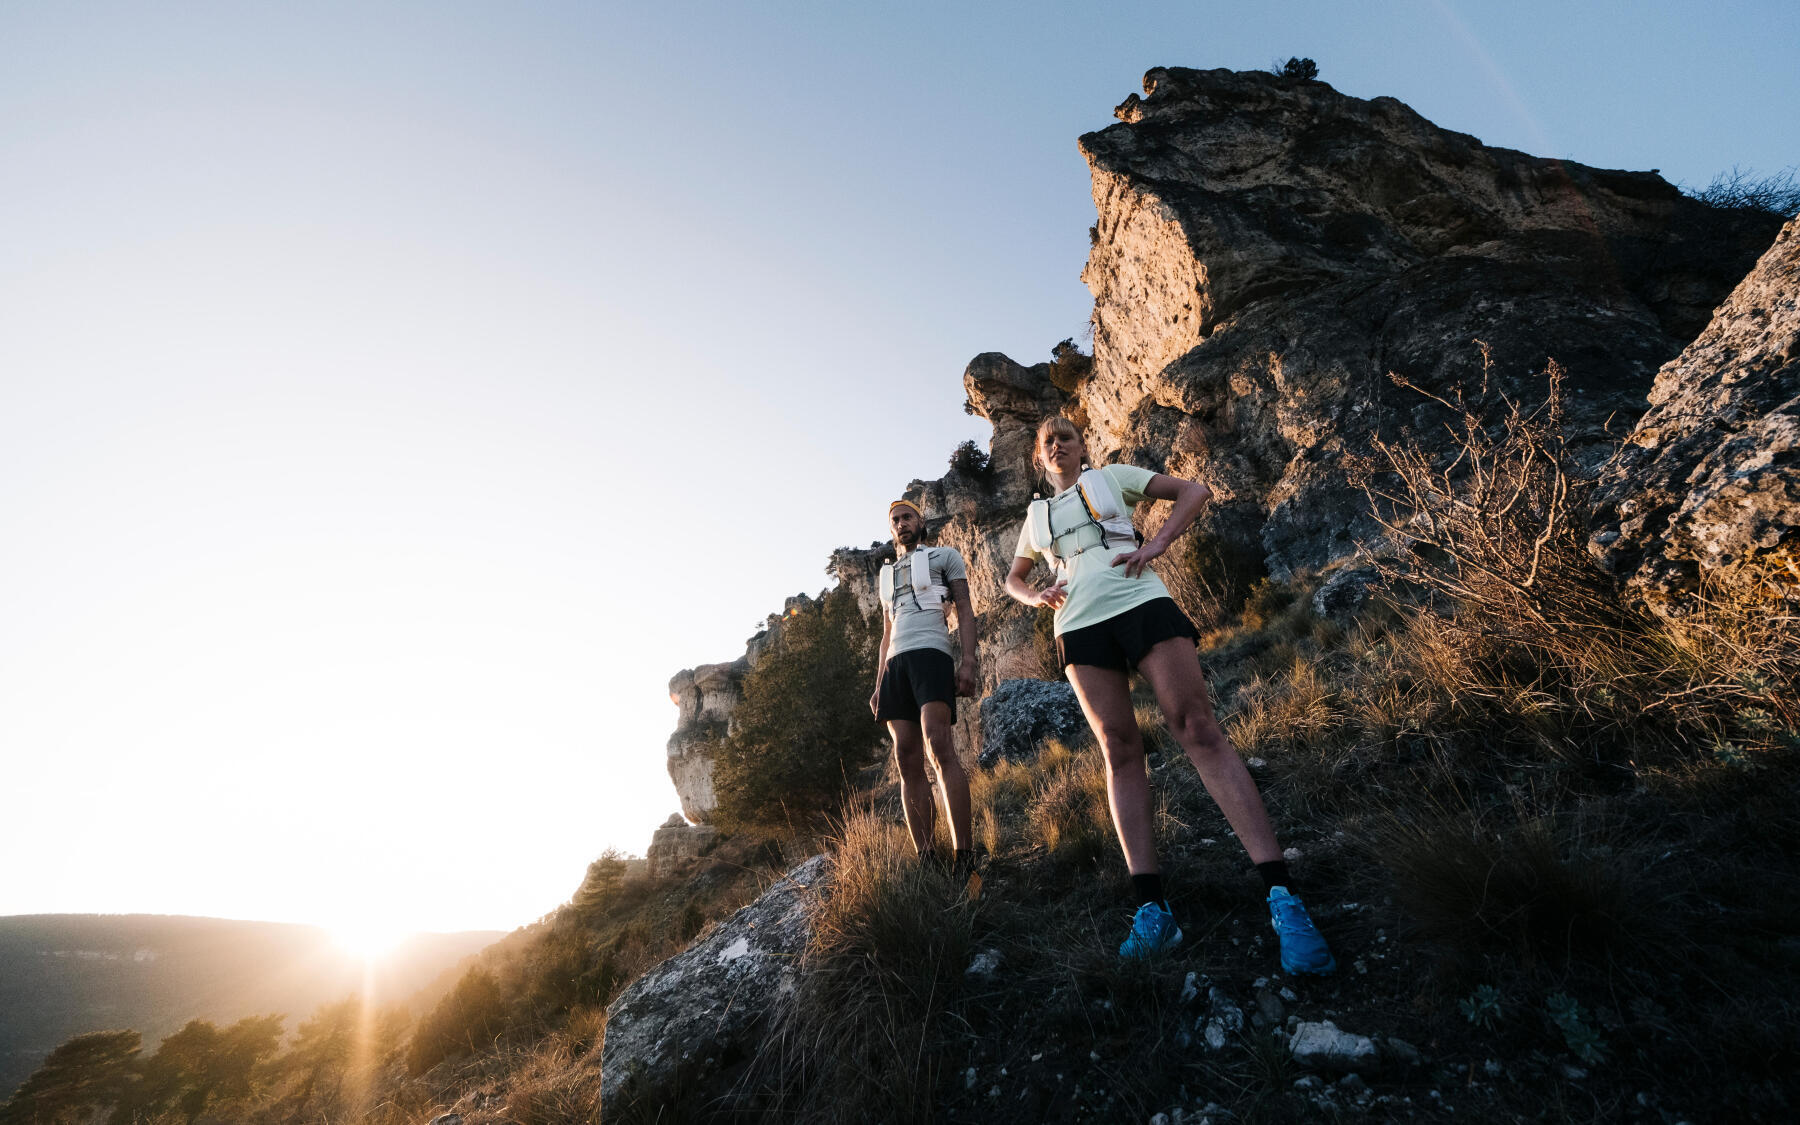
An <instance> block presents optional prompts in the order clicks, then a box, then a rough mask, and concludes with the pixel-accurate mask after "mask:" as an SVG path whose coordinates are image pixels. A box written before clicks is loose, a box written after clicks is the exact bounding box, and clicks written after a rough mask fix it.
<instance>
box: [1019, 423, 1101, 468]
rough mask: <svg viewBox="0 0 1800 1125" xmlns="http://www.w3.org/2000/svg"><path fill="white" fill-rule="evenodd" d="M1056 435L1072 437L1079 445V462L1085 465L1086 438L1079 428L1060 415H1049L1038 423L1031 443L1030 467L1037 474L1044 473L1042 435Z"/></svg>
mask: <svg viewBox="0 0 1800 1125" xmlns="http://www.w3.org/2000/svg"><path fill="white" fill-rule="evenodd" d="M1051 433H1054V434H1058V435H1060V436H1062V437H1072V438H1074V439H1075V440H1076V441H1078V442H1080V443H1081V462H1082V464H1084V465H1085V464H1086V463H1087V438H1086V437H1085V436H1083V435H1082V432H1081V428H1080V427H1079V426H1077V425H1075V423H1073V422H1071V421H1069V420H1068V419H1067V418H1066V417H1064V416H1063V415H1061V414H1051V415H1049V416H1047V417H1046V418H1045V419H1044V420H1043V421H1042V422H1039V423H1038V428H1037V437H1035V438H1033V439H1032V442H1031V465H1032V467H1033V468H1035V469H1036V470H1037V471H1038V472H1040V473H1041V472H1044V471H1045V468H1044V453H1043V449H1044V435H1045V434H1051Z"/></svg>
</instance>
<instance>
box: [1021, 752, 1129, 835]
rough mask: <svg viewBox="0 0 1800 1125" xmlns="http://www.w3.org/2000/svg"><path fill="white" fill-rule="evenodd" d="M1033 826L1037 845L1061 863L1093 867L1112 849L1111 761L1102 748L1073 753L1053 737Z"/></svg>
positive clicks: (1036, 791)
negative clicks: (1108, 781)
mask: <svg viewBox="0 0 1800 1125" xmlns="http://www.w3.org/2000/svg"><path fill="white" fill-rule="evenodd" d="M1035 765H1036V774H1037V777H1036V779H1035V781H1034V784H1033V786H1032V794H1031V803H1030V806H1029V808H1028V809H1027V811H1026V817H1027V821H1026V822H1027V825H1028V826H1029V831H1030V837H1031V839H1032V841H1033V843H1034V844H1036V845H1037V846H1040V847H1042V848H1043V849H1044V851H1045V852H1046V853H1048V854H1049V855H1050V857H1051V858H1053V859H1055V860H1056V861H1057V862H1058V863H1062V864H1068V865H1080V864H1087V863H1091V862H1093V861H1094V860H1096V859H1099V858H1100V857H1101V856H1102V855H1105V854H1106V852H1107V850H1108V849H1109V848H1110V847H1112V841H1113V828H1112V812H1111V809H1110V807H1109V806H1108V804H1107V798H1106V759H1105V756H1104V755H1103V754H1102V753H1101V752H1100V751H1099V749H1098V748H1088V749H1087V750H1085V751H1082V752H1076V751H1073V750H1070V749H1069V748H1068V747H1067V746H1065V745H1064V744H1063V743H1061V742H1059V741H1057V740H1055V739H1052V740H1050V741H1049V742H1047V743H1045V744H1044V748H1043V750H1041V751H1040V752H1039V753H1038V758H1037V762H1036V763H1035Z"/></svg>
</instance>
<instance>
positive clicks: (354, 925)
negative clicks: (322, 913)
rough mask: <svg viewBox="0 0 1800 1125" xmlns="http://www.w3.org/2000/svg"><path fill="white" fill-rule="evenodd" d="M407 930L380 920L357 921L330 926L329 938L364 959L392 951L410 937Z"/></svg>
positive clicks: (343, 948)
mask: <svg viewBox="0 0 1800 1125" xmlns="http://www.w3.org/2000/svg"><path fill="white" fill-rule="evenodd" d="M411 936H412V934H411V933H410V932H409V931H406V930H403V929H401V928H399V927H398V926H393V925H384V924H382V923H380V922H370V921H359V922H350V923H347V924H345V925H342V926H333V927H332V928H331V940H332V941H333V942H335V943H336V944H337V947H338V948H339V949H342V950H344V951H345V952H347V953H352V954H355V955H356V956H358V957H361V958H362V959H363V960H365V961H373V960H375V959H376V958H378V957H382V956H385V955H386V954H388V953H392V952H393V950H394V947H395V946H397V945H399V944H400V943H401V942H403V941H405V940H406V939H407V938H409V937H411Z"/></svg>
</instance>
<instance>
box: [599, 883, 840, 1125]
mask: <svg viewBox="0 0 1800 1125" xmlns="http://www.w3.org/2000/svg"><path fill="white" fill-rule="evenodd" d="M827 870H828V866H827V859H826V857H825V856H822V855H818V856H814V857H813V858H811V859H809V860H807V861H806V862H805V863H802V864H800V865H799V866H798V867H795V868H794V869H793V870H792V871H789V872H788V873H787V875H785V876H784V877H783V878H781V879H780V880H778V881H777V882H776V883H775V884H774V885H773V886H771V887H770V888H769V889H768V890H767V891H764V892H763V894H762V895H761V896H760V897H758V898H757V899H756V901H755V902H752V903H751V904H750V905H748V906H746V907H744V908H743V909H742V910H739V911H738V912H737V913H735V914H733V915H732V916H731V917H730V918H727V919H726V920H724V921H723V922H720V923H719V924H718V925H717V926H715V927H713V929H712V931H711V932H710V933H708V934H707V935H706V936H705V937H703V938H702V939H700V940H699V941H698V942H696V943H695V944H694V945H693V946H692V947H690V948H689V949H687V950H686V951H684V952H682V953H679V954H677V955H676V956H674V957H671V958H669V959H668V960H667V961H664V962H663V963H662V964H660V965H658V966H656V967H655V968H654V969H651V970H650V971H649V972H647V973H645V974H644V975H643V976H641V977H639V978H638V979H637V980H635V981H633V982H632V983H631V985H630V987H628V988H626V989H625V991H624V992H623V993H621V994H620V995H619V997H618V999H616V1000H614V1001H613V1002H612V1004H610V1005H609V1006H608V1007H607V1009H606V1038H605V1042H604V1044H603V1046H602V1048H601V1063H600V1069H601V1077H600V1119H601V1120H602V1121H611V1120H615V1119H616V1117H617V1116H618V1115H621V1114H623V1113H624V1112H625V1111H626V1109H627V1108H628V1107H630V1106H632V1105H635V1104H638V1103H644V1104H647V1105H652V1106H654V1105H663V1104H668V1103H676V1102H680V1103H681V1104H684V1105H688V1106H694V1105H703V1104H706V1103H708V1102H711V1101H713V1100H716V1099H718V1098H722V1097H724V1096H725V1095H726V1094H727V1092H728V1090H729V1087H730V1082H731V1079H732V1077H733V1075H734V1073H735V1071H734V1068H735V1067H736V1066H737V1064H738V1063H740V1062H741V1061H742V1060H743V1059H744V1058H746V1057H747V1056H748V1055H749V1054H751V1053H752V1052H753V1050H754V1048H755V1045H756V1043H757V1041H758V1038H759V1035H760V1032H761V1030H762V1029H763V1027H764V1026H765V1024H766V1021H767V1020H768V1018H769V1016H770V1014H771V1011H772V1010H773V1009H775V1008H776V1007H777V1006H778V1005H780V1004H781V1003H782V1001H783V1000H784V999H785V998H786V997H788V996H790V995H791V994H792V993H793V990H794V981H795V976H796V972H797V966H798V965H799V962H800V956H801V954H802V953H803V952H805V950H806V945H807V942H808V940H809V939H810V938H811V935H812V922H811V906H812V903H813V902H814V901H815V897H816V896H817V895H818V894H819V892H820V891H821V890H822V888H823V885H824V883H825V880H826V878H827Z"/></svg>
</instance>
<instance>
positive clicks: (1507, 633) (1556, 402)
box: [1352, 349, 1800, 761]
mask: <svg viewBox="0 0 1800 1125" xmlns="http://www.w3.org/2000/svg"><path fill="white" fill-rule="evenodd" d="M1484 357H1485V349H1484ZM1393 379H1394V381H1395V382H1396V383H1398V384H1400V385H1401V386H1403V387H1408V388H1410V389H1412V390H1415V391H1418V392H1419V393H1421V394H1424V395H1426V397H1429V398H1432V399H1433V400H1435V401H1436V402H1438V403H1439V404H1440V405H1442V406H1444V407H1445V408H1447V409H1450V410H1452V411H1454V412H1455V414H1456V416H1457V419H1458V420H1457V421H1456V422H1455V423H1453V424H1451V425H1450V427H1449V428H1450V430H1451V433H1452V434H1453V436H1454V439H1455V440H1454V443H1453V445H1454V451H1453V454H1452V456H1451V457H1450V458H1449V459H1448V460H1447V461H1441V460H1440V459H1439V458H1437V457H1435V456H1434V455H1433V454H1432V453H1430V452H1429V451H1428V450H1426V449H1425V448H1423V447H1422V446H1420V445H1419V444H1417V443H1416V442H1410V441H1405V440H1402V441H1399V442H1392V443H1390V442H1387V441H1384V440H1382V439H1379V438H1377V439H1376V440H1375V441H1374V448H1375V455H1374V457H1373V458H1371V459H1366V460H1363V461H1360V462H1358V463H1356V464H1355V465H1353V466H1352V474H1353V479H1354V480H1355V481H1356V482H1357V483H1358V484H1359V485H1360V486H1361V487H1362V489H1363V490H1364V492H1365V494H1366V495H1367V496H1368V499H1369V502H1370V507H1371V510H1372V511H1373V513H1374V516H1375V518H1376V519H1377V520H1378V521H1379V522H1380V523H1381V524H1382V525H1383V526H1384V527H1385V528H1386V529H1387V530H1388V531H1389V532H1390V533H1391V534H1392V535H1393V536H1394V537H1395V538H1396V539H1397V540H1399V541H1401V542H1402V543H1403V544H1404V545H1405V549H1406V557H1405V558H1404V559H1403V560H1402V561H1400V562H1398V563H1394V562H1384V561H1380V560H1377V566H1378V567H1380V568H1381V569H1382V571H1383V574H1384V577H1385V578H1386V579H1387V581H1388V583H1389V585H1390V588H1391V589H1408V588H1410V589H1414V590H1422V591H1424V592H1425V593H1426V594H1427V595H1428V600H1435V601H1436V603H1437V608H1430V607H1414V608H1412V609H1411V610H1409V611H1408V617H1409V623H1408V625H1407V627H1406V630H1405V632H1406V635H1405V637H1404V638H1403V640H1402V642H1401V643H1402V644H1403V645H1404V646H1405V647H1406V649H1407V653H1406V659H1408V660H1409V661H1410V662H1412V663H1413V664H1414V665H1416V666H1417V667H1418V671H1419V674H1420V675H1421V676H1422V677H1423V678H1426V679H1434V680H1436V681H1437V682H1438V684H1439V685H1440V690H1441V692H1442V693H1443V694H1447V695H1449V696H1450V697H1452V698H1453V699H1455V700H1457V701H1458V703H1459V705H1460V706H1461V707H1462V708H1464V709H1465V710H1467V711H1468V712H1469V713H1468V714H1467V716H1466V717H1467V718H1469V719H1470V720H1475V721H1491V720H1493V719H1495V718H1500V719H1502V720H1504V721H1505V722H1506V723H1507V724H1508V726H1509V728H1510V730H1511V733H1513V734H1518V733H1524V734H1525V735H1526V736H1527V737H1529V738H1533V739H1536V740H1537V741H1539V742H1540V743H1542V744H1543V745H1544V746H1546V747H1549V748H1551V749H1556V748H1558V747H1559V746H1560V747H1562V748H1564V749H1566V748H1567V747H1569V746H1571V745H1573V744H1574V743H1576V742H1591V741H1592V740H1593V738H1594V737H1595V736H1599V737H1600V738H1601V739H1602V740H1603V741H1611V742H1615V743H1618V744H1619V745H1620V747H1621V750H1620V753H1621V754H1626V753H1629V754H1630V755H1631V756H1633V757H1634V758H1636V759H1638V760H1640V761H1641V760H1642V757H1643V754H1644V753H1645V752H1647V751H1651V750H1654V749H1659V748H1660V749H1663V750H1669V749H1680V748H1691V747H1693V746H1695V745H1708V744H1710V743H1712V742H1713V741H1715V740H1716V739H1718V738H1720V737H1724V735H1725V732H1727V731H1728V730H1729V729H1730V728H1731V727H1732V726H1733V719H1734V716H1735V715H1737V714H1738V713H1739V712H1741V711H1743V710H1744V709H1746V708H1749V709H1752V710H1753V711H1755V712H1759V713H1766V714H1767V715H1768V717H1769V718H1768V721H1767V722H1764V723H1762V727H1763V728H1766V730H1765V734H1764V735H1763V736H1760V737H1758V738H1756V739H1753V741H1752V742H1751V744H1750V747H1749V748H1750V749H1768V748H1771V747H1773V746H1775V745H1777V744H1778V743H1779V742H1780V740H1781V739H1782V738H1785V737H1786V732H1789V731H1792V730H1793V729H1794V728H1795V727H1796V726H1800V703H1797V702H1796V699H1797V697H1800V691H1797V689H1800V679H1797V677H1796V671H1797V669H1800V659H1797V657H1800V650H1797V648H1796V631H1795V630H1794V628H1793V622H1794V621H1795V620H1796V616H1795V614H1796V609H1797V602H1796V599H1795V598H1794V596H1793V589H1794V587H1793V585H1791V584H1789V583H1785V582H1782V581H1780V580H1779V575H1778V574H1776V573H1775V571H1776V566H1775V564H1774V563H1772V562H1769V561H1767V560H1765V561H1764V562H1763V563H1762V564H1760V565H1761V566H1762V567H1763V569H1764V571H1766V572H1767V573H1764V574H1762V575H1761V576H1760V577H1761V578H1762V579H1763V580H1762V581H1745V580H1744V578H1743V575H1742V574H1738V575H1735V576H1734V581H1733V582H1732V583H1731V585H1730V589H1732V590H1734V591H1736V593H1735V594H1734V595H1733V596H1731V597H1725V596H1724V595H1723V594H1722V593H1721V592H1720V591H1721V590H1722V589H1723V588H1724V587H1723V586H1722V585H1715V587H1714V588H1713V590H1712V592H1711V595H1710V596H1706V597H1703V598H1702V599H1701V601H1700V602H1699V604H1698V605H1697V606H1696V608H1695V611H1694V612H1693V613H1692V614H1690V615H1689V617H1688V618H1687V619H1685V620H1683V621H1681V622H1679V623H1670V622H1664V621H1661V620H1658V619H1655V618H1652V617H1650V616H1649V615H1648V614H1646V613H1644V612H1643V611H1641V610H1639V609H1637V608H1635V607H1633V606H1630V605H1627V604H1626V603H1625V602H1624V601H1623V600H1622V598H1621V596H1620V591H1619V589H1618V586H1617V584H1616V583H1615V582H1614V580H1613V579H1612V578H1611V577H1610V576H1609V575H1607V574H1605V573H1604V572H1602V571H1601V570H1600V569H1599V568H1598V567H1597V566H1596V565H1595V564H1594V562H1593V561H1592V560H1591V559H1590V558H1589V556H1588V554H1587V549H1586V538H1585V530H1584V529H1585V526H1586V511H1587V503H1586V501H1587V496H1588V492H1589V488H1590V485H1589V482H1588V481H1586V480H1584V479H1583V478H1582V477H1580V476H1579V475H1578V473H1577V471H1576V469H1575V466H1574V465H1573V463H1572V461H1571V459H1570V456H1569V453H1568V449H1567V443H1566V440H1565V438H1564V434H1563V413H1562V395H1563V372H1562V369H1561V367H1559V366H1558V365H1557V364H1556V363H1555V362H1554V361H1552V362H1551V363H1550V365H1549V368H1548V370H1547V372H1546V374H1545V381H1546V390H1545V398H1544V401H1543V402H1542V403H1541V404H1540V405H1538V406H1536V407H1534V408H1530V409H1527V408H1526V407H1525V406H1524V405H1522V404H1521V403H1519V402H1517V401H1515V400H1513V399H1511V398H1508V397H1507V396H1505V395H1504V394H1499V393H1498V392H1496V395H1497V398H1498V402H1499V403H1500V404H1501V405H1502V407H1503V409H1504V415H1503V417H1502V418H1501V419H1500V420H1499V421H1498V422H1497V423H1492V424H1490V423H1489V421H1488V419H1487V418H1486V417H1485V416H1484V411H1483V410H1482V409H1481V408H1478V407H1476V406H1471V405H1469V404H1468V403H1466V402H1465V401H1464V400H1463V398H1462V397H1461V396H1460V395H1458V396H1457V397H1456V398H1454V399H1444V398H1440V397H1438V396H1436V395H1431V394H1430V393H1429V392H1426V391H1423V390H1422V389H1420V388H1418V387H1416V386H1414V385H1413V384H1411V383H1409V382H1408V381H1407V380H1405V379H1404V378H1402V377H1400V376H1398V375H1396V376H1393ZM1487 399H1488V387H1487V378H1486V376H1485V375H1484V379H1483V386H1482V388H1481V391H1480V392H1479V393H1478V395H1477V401H1478V402H1485V401H1486V400H1487ZM1752 717H1753V719H1754V718H1755V715H1753V716H1752ZM1740 725H1741V724H1740ZM1750 725H1752V726H1755V725H1756V724H1755V723H1754V722H1753V723H1752V724H1750Z"/></svg>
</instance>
